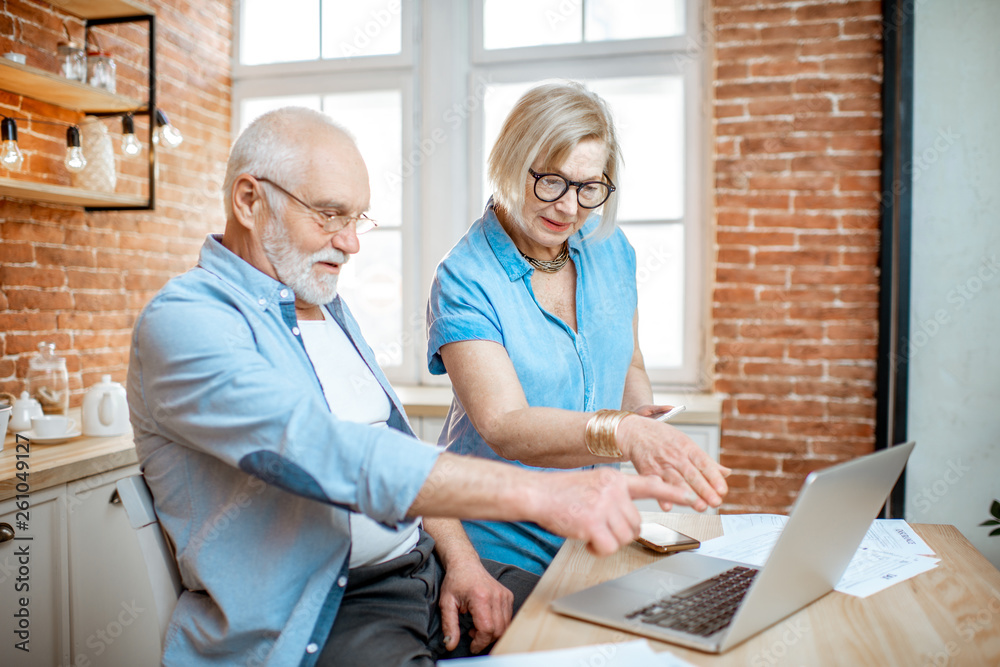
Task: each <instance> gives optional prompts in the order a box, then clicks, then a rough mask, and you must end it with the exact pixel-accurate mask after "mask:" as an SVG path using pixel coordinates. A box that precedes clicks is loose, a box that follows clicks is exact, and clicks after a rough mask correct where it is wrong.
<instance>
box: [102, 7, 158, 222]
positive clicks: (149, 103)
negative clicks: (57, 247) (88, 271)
mask: <svg viewBox="0 0 1000 667" xmlns="http://www.w3.org/2000/svg"><path fill="white" fill-rule="evenodd" d="M137 22H145V23H146V24H147V35H148V38H149V47H148V48H149V70H148V74H147V80H148V89H149V90H148V93H147V98H146V106H145V107H140V108H137V109H135V110H134V111H133V112H132V113H133V114H138V115H140V116H148V118H149V134H148V137H147V148H148V151H147V154H148V156H149V200H148V203H147V204H146V205H145V206H87V207H86V210H87V211H152V210H153V209H155V208H156V177H157V164H156V142H154V141H153V134H154V132H155V131H156V16H155V15H153V14H136V15H134V16H116V17H113V18H99V19H86V23H85V25H86V39H85V42H86V43H90V30H91V28H95V27H98V26H103V25H116V24H121V23H137ZM91 113H92V115H94V116H120V115H122V114H121V112H119V111H116V112H111V111H93V112H91Z"/></svg>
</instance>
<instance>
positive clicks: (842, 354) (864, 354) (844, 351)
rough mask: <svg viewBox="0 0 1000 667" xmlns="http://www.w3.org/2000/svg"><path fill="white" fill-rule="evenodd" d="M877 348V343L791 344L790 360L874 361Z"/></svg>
mask: <svg viewBox="0 0 1000 667" xmlns="http://www.w3.org/2000/svg"><path fill="white" fill-rule="evenodd" d="M876 350H877V346H876V344H875V343H839V344H830V345H823V344H816V343H794V342H793V343H789V345H788V358H789V359H802V360H815V359H873V358H874V357H875V353H876Z"/></svg>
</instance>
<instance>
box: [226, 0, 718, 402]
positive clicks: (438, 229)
mask: <svg viewBox="0 0 1000 667" xmlns="http://www.w3.org/2000/svg"><path fill="white" fill-rule="evenodd" d="M482 2H483V0H472V1H471V2H467V1H466V0H412V1H411V2H402V26H403V35H402V52H401V53H400V54H397V55H391V56H370V57H364V58H355V59H327V60H314V61H305V62H290V63H276V64H267V65H241V64H239V62H238V61H239V53H240V39H239V35H240V29H239V27H240V13H239V3H234V10H233V11H234V23H233V25H234V26H236V29H235V30H234V39H233V74H232V77H233V92H232V105H233V106H232V127H233V133H234V136H235V134H236V133H237V132H238V130H239V127H240V123H241V120H240V118H239V114H240V108H241V106H242V100H243V99H246V98H254V97H267V96H284V95H297V94H315V95H320V96H322V95H326V94H337V93H348V92H358V91H365V90H378V89H387V88H389V89H398V90H400V91H401V92H402V95H403V128H402V139H403V153H404V156H403V164H404V167H406V166H407V165H409V166H412V167H414V168H413V169H412V175H411V176H410V177H409V178H404V180H403V190H402V195H403V212H402V215H403V219H402V220H401V223H402V234H403V237H402V238H403V257H402V261H403V267H402V271H403V273H402V275H403V320H402V321H403V340H402V341H401V343H402V346H403V357H404V361H403V364H402V366H398V367H392V368H389V369H386V375H387V376H388V377H389V379H390V380H391V381H392V382H393V383H400V384H422V385H437V386H447V385H448V384H449V382H448V379H447V376H432V375H431V374H430V373H429V372H428V371H427V364H426V344H427V343H426V331H425V327H424V315H425V310H426V300H427V296H428V292H429V288H430V283H431V280H432V279H433V276H434V271H435V269H436V267H437V264H438V262H439V261H440V260H441V258H442V257H444V255H445V254H446V253H447V252H448V250H449V249H450V248H451V247H452V245H454V243H455V242H457V241H458V239H459V238H460V237H461V236H462V234H464V233H465V231H466V230H467V229H468V227H469V225H470V224H471V223H472V221H473V220H475V219H477V218H479V217H480V216H481V215H482V202H483V201H485V196H484V193H483V191H482V190H483V187H482V174H483V170H484V168H485V158H486V156H485V155H483V148H482V145H483V117H482V114H481V108H482V95H481V92H482V84H483V82H484V81H490V82H494V83H508V82H517V81H524V80H541V79H551V78H611V77H613V76H615V75H619V74H620V73H621V72H622V71H623V69H622V67H623V63H627V67H628V69H627V70H625V71H628V72H629V75H630V76H642V75H663V74H679V75H681V76H682V77H683V81H684V90H685V122H686V136H687V137H689V138H690V141H689V142H688V143H687V145H686V147H685V157H684V164H685V172H686V174H687V179H686V185H685V188H686V189H685V197H686V202H685V214H684V217H683V219H681V220H679V221H677V222H679V223H680V224H683V225H684V229H685V280H686V284H685V286H684V287H683V289H684V291H685V303H684V317H685V323H684V340H685V350H684V353H683V362H682V365H681V367H680V368H676V369H647V370H648V372H649V375H650V379H651V381H652V382H653V384H654V387H655V388H656V389H658V390H665V389H702V388H703V387H702V386H701V382H702V381H703V378H704V373H703V372H702V366H701V363H702V359H703V350H704V347H705V340H706V336H707V331H708V326H707V319H706V316H707V315H706V314H707V311H708V309H707V294H706V291H705V286H706V285H707V284H708V283H707V281H706V280H705V271H706V266H707V262H706V261H705V258H706V256H707V248H706V245H705V244H706V238H707V227H708V217H707V206H706V202H707V199H708V198H707V192H708V189H709V187H708V185H707V184H708V183H710V181H709V180H708V174H707V173H706V172H705V171H704V170H705V168H706V165H707V164H708V163H709V161H708V160H707V156H708V155H710V152H709V143H708V141H707V138H706V135H705V130H706V127H705V120H704V118H703V109H704V108H705V106H704V94H705V86H704V83H703V82H704V81H705V80H706V67H707V64H706V63H705V58H704V56H703V54H704V52H705V45H704V44H702V43H700V42H699V41H698V40H699V39H700V38H701V37H702V36H704V34H705V32H704V31H703V30H702V14H701V12H702V9H701V0H685V2H686V7H685V11H686V25H687V34H686V35H683V36H678V37H668V38H655V39H636V40H626V41H620V42H598V43H587V44H567V45H552V46H533V47H521V48H516V49H503V50H489V51H487V50H485V49H483V48H482V44H483V28H482V12H483V5H482ZM695 44H696V45H697V48H692V45H695ZM665 51H666V52H668V53H667V54H666V57H665ZM670 54H673V56H674V57H671V55H670ZM456 118H460V119H461V122H455V121H456ZM456 183H460V184H462V186H460V187H456ZM651 222H671V221H669V220H658V221H651ZM629 224H641V221H629ZM362 252H364V248H363V244H362ZM640 315H641V313H640Z"/></svg>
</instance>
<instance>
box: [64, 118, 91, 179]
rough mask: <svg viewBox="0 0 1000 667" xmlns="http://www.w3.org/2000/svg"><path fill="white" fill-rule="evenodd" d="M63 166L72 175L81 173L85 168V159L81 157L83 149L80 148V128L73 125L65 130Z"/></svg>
mask: <svg viewBox="0 0 1000 667" xmlns="http://www.w3.org/2000/svg"><path fill="white" fill-rule="evenodd" d="M63 164H64V165H66V169H68V170H69V171H71V172H73V173H74V174H75V173H77V172H80V171H83V168H84V167H86V166H87V158H85V157H84V156H83V149H82V148H80V128H78V127H76V126H73V125H71V126H70V127H68V128H66V157H65V159H63Z"/></svg>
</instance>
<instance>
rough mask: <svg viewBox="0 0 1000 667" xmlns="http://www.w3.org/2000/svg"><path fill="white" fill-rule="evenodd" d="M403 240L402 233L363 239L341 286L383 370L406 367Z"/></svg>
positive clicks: (372, 234) (383, 232) (382, 233)
mask: <svg viewBox="0 0 1000 667" xmlns="http://www.w3.org/2000/svg"><path fill="white" fill-rule="evenodd" d="M402 237H403V233H402V232H401V231H400V230H398V229H390V230H382V229H376V230H375V231H373V232H369V233H368V234H365V235H364V236H361V237H360V241H361V250H360V251H359V252H358V253H357V254H356V255H353V256H352V257H351V259H350V261H348V262H347V264H345V265H344V267H343V270H342V271H341V274H340V279H339V281H338V283H337V291H338V292H339V293H340V294H341V295H343V297H344V300H345V301H346V302H347V305H348V307H349V308H350V309H351V312H352V313H354V317H355V318H356V319H357V320H358V324H360V325H361V332H362V333H363V334H364V337H365V340H366V341H368V344H369V345H371V348H372V350H374V352H375V358H376V359H377V360H378V363H379V365H380V366H382V367H383V368H387V367H389V366H399V365H401V364H402V363H403V346H402V341H403V309H402V307H401V305H400V304H402V302H403V262H402V257H403V255H402Z"/></svg>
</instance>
